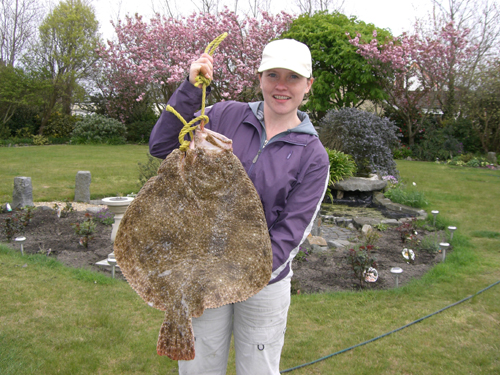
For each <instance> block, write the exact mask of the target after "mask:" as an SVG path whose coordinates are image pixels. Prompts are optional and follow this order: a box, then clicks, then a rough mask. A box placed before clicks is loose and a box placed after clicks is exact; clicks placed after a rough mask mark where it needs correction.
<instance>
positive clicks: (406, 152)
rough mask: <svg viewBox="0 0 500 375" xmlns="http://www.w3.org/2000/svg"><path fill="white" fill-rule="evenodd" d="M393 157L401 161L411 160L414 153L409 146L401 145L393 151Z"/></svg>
mask: <svg viewBox="0 0 500 375" xmlns="http://www.w3.org/2000/svg"><path fill="white" fill-rule="evenodd" d="M392 155H393V157H394V159H396V160H401V159H406V158H408V157H410V158H411V157H412V156H413V152H412V151H411V149H410V148H409V147H408V146H405V145H403V144H401V145H399V146H398V147H396V148H393V149H392Z"/></svg>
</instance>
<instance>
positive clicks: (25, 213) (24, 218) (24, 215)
mask: <svg viewBox="0 0 500 375" xmlns="http://www.w3.org/2000/svg"><path fill="white" fill-rule="evenodd" d="M34 211H35V207H33V206H26V207H23V209H22V210H21V211H19V213H18V215H19V220H20V222H21V224H22V225H23V226H24V227H27V226H28V224H29V223H31V220H32V219H33V217H34V216H35V214H34Z"/></svg>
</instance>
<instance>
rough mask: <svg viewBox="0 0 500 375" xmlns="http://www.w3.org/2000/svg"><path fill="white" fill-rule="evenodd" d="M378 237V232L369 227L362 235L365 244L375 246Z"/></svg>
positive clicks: (379, 235)
mask: <svg viewBox="0 0 500 375" xmlns="http://www.w3.org/2000/svg"><path fill="white" fill-rule="evenodd" d="M380 237H382V235H381V234H380V233H378V232H377V231H376V230H374V229H370V230H369V231H367V232H366V233H365V234H364V235H363V242H364V244H365V246H375V244H376V243H377V241H378V240H379V239H380Z"/></svg>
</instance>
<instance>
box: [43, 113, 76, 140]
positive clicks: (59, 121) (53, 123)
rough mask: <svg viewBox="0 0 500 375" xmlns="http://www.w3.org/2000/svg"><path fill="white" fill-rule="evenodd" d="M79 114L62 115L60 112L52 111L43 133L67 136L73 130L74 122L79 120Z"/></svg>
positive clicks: (58, 136) (55, 136)
mask: <svg viewBox="0 0 500 375" xmlns="http://www.w3.org/2000/svg"><path fill="white" fill-rule="evenodd" d="M81 119H82V118H81V117H80V116H68V115H63V114H61V113H60V112H57V111H56V112H54V113H53V114H52V115H51V116H50V119H49V121H48V123H47V125H46V126H45V128H44V129H43V135H45V136H46V137H51V138H68V137H70V136H71V133H72V132H73V130H75V125H76V123H77V122H78V121H79V120H81Z"/></svg>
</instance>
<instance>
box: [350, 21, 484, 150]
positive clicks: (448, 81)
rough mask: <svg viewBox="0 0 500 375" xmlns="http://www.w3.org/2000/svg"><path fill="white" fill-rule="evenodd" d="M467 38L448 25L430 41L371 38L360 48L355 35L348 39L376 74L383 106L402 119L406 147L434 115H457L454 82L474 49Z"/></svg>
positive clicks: (408, 37)
mask: <svg viewBox="0 0 500 375" xmlns="http://www.w3.org/2000/svg"><path fill="white" fill-rule="evenodd" d="M468 33H469V31H468V30H467V29H465V30H458V29H456V28H455V27H454V25H453V23H449V24H447V25H446V26H445V27H443V28H442V29H441V30H439V31H438V32H436V33H434V34H433V35H432V36H431V37H423V36H421V35H419V34H414V35H407V34H403V35H402V36H400V37H398V38H395V39H392V40H389V41H387V42H386V43H385V44H380V43H379V42H378V40H377V39H376V38H375V37H376V34H374V38H373V39H372V40H371V41H370V42H369V43H365V44H363V43H362V42H361V41H360V38H359V35H358V36H356V37H355V38H353V39H350V42H351V43H352V44H353V45H355V46H357V47H358V51H357V52H358V53H360V54H361V55H362V56H363V57H365V58H366V59H367V60H369V61H370V62H371V64H372V65H373V66H374V67H376V68H377V69H376V71H377V74H378V76H379V78H380V79H381V81H382V82H384V84H385V88H386V91H387V93H388V99H387V104H388V105H389V106H390V107H392V108H393V109H395V110H396V111H398V112H399V114H400V115H401V117H402V118H403V119H404V123H405V125H406V128H407V129H406V131H407V135H408V138H409V143H410V146H412V145H413V144H414V139H415V136H416V134H417V133H418V132H419V131H421V130H422V128H423V124H424V121H425V119H426V117H427V116H428V115H429V114H430V113H431V112H432V110H433V109H435V108H436V107H439V108H441V109H442V110H443V112H444V115H445V117H446V116H449V117H451V116H455V115H456V113H457V105H456V101H455V91H456V83H457V82H456V77H457V76H458V72H459V71H460V69H461V67H462V66H463V65H464V63H465V62H466V61H467V59H468V58H469V56H470V54H471V52H472V51H473V49H474V48H473V47H472V46H471V45H470V43H469V42H468V40H467V35H468Z"/></svg>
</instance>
